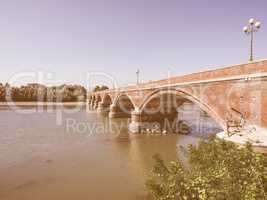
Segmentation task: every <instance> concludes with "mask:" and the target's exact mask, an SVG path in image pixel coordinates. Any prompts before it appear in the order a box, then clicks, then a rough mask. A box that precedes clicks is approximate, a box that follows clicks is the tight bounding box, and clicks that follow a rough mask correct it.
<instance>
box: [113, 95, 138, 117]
mask: <svg viewBox="0 0 267 200" xmlns="http://www.w3.org/2000/svg"><path fill="white" fill-rule="evenodd" d="M134 109H135V104H134V101H133V100H132V99H131V97H130V96H129V95H127V94H126V93H120V94H118V95H117V96H116V97H115V99H114V101H113V103H112V105H111V107H110V114H109V116H110V117H111V118H125V117H127V118H130V117H131V113H132V111H133V110H134Z"/></svg>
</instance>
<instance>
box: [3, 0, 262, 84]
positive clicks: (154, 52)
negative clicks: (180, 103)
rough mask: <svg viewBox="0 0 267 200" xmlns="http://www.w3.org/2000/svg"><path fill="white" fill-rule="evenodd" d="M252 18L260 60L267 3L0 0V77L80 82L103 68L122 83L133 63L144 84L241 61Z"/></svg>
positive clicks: (249, 0) (236, 0) (246, 49)
mask: <svg viewBox="0 0 267 200" xmlns="http://www.w3.org/2000/svg"><path fill="white" fill-rule="evenodd" d="M251 17H254V18H256V19H258V20H260V21H261V22H262V23H263V26H262V28H261V30H260V31H259V32H258V33H257V35H256V48H255V57H256V58H257V59H265V58H267V28H266V27H267V1H266V0H1V1H0V26H1V29H0V68H1V73H0V82H6V81H7V80H9V79H10V78H11V77H12V76H13V75H14V74H15V73H18V72H29V71H33V72H38V71H42V72H49V73H52V74H53V77H54V79H53V80H52V82H53V81H54V82H55V83H70V82H71V83H77V84H85V81H86V73H87V72H105V73H108V74H110V75H112V76H114V77H115V78H116V79H117V80H118V81H119V83H120V84H121V85H122V84H129V83H134V82H135V80H136V74H135V72H136V69H137V68H140V71H141V73H140V77H141V80H142V81H148V80H157V79H163V78H166V77H167V75H168V71H169V72H170V74H171V75H182V74H186V73H191V72H197V71H203V70H206V69H212V68H217V67H223V66H227V65H230V64H239V63H244V62H246V61H247V60H248V55H249V38H248V36H245V35H244V34H243V33H242V28H243V26H244V25H246V24H247V20H248V19H249V18H251ZM26 81H32V80H23V81H21V83H24V82H26ZM32 82H33V81H32Z"/></svg>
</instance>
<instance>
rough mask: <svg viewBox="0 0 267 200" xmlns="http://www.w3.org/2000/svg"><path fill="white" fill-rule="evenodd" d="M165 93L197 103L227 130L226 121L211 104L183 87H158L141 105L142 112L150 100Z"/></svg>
mask: <svg viewBox="0 0 267 200" xmlns="http://www.w3.org/2000/svg"><path fill="white" fill-rule="evenodd" d="M164 94H170V95H175V96H178V97H180V98H183V99H185V100H188V101H190V102H192V103H194V104H195V105H197V106H198V107H199V108H200V109H201V110H203V111H205V112H206V113H207V114H208V115H209V116H210V117H211V118H212V119H213V120H214V121H215V122H216V123H217V124H218V125H219V126H220V127H221V128H222V129H224V130H226V122H225V121H224V120H223V118H221V117H220V116H219V115H218V114H217V113H216V112H215V111H214V110H213V109H212V108H211V107H210V106H209V105H207V104H206V103H205V102H202V101H201V100H200V99H199V98H197V97H195V96H194V95H192V94H190V93H188V92H187V91H185V90H183V89H180V88H179V89H177V88H163V89H157V90H155V91H153V92H151V93H150V94H149V95H148V96H147V97H146V98H145V99H144V101H143V103H142V104H141V105H140V107H139V111H140V113H143V112H144V111H145V109H146V106H147V105H148V104H149V102H150V101H151V100H152V99H153V98H156V97H157V96H160V95H164Z"/></svg>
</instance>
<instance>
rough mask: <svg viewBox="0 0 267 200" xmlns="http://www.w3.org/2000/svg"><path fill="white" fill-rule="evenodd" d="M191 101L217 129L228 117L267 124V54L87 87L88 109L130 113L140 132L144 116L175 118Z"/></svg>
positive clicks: (111, 113) (135, 129)
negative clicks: (149, 79) (244, 60)
mask: <svg viewBox="0 0 267 200" xmlns="http://www.w3.org/2000/svg"><path fill="white" fill-rule="evenodd" d="M186 102H190V103H192V104H194V105H197V106H198V107H199V108H200V109H201V110H202V111H203V112H204V113H205V114H207V115H209V116H210V117H211V118H212V119H213V120H214V121H215V122H216V123H217V124H218V125H219V126H220V127H221V128H222V129H224V130H226V129H227V127H228V126H227V124H228V121H229V119H232V118H233V119H236V120H238V118H242V119H243V120H244V121H245V123H244V124H245V125H244V127H245V126H248V125H258V126H261V127H267V60H262V61H257V62H251V63H246V64H240V65H234V66H230V67H226V68H222V69H216V70H210V71H204V72H199V73H193V74H189V75H184V76H178V77H171V78H169V79H165V80H159V81H153V82H149V83H144V84H139V85H134V86H128V87H122V88H116V89H109V90H104V91H100V92H90V93H88V105H89V108H90V109H97V111H98V112H99V113H108V116H109V117H110V118H124V117H127V118H130V119H131V123H130V129H131V130H132V131H133V132H139V131H140V127H142V124H143V123H144V122H148V121H149V122H153V121H160V120H162V119H164V118H168V119H174V118H175V117H177V115H179V111H178V108H179V107H180V106H182V105H183V104H185V103H186Z"/></svg>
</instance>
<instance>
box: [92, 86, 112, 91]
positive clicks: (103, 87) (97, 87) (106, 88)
mask: <svg viewBox="0 0 267 200" xmlns="http://www.w3.org/2000/svg"><path fill="white" fill-rule="evenodd" d="M108 89H109V88H108V86H106V85H97V86H95V88H94V90H93V91H94V92H98V91H102V90H108Z"/></svg>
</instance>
